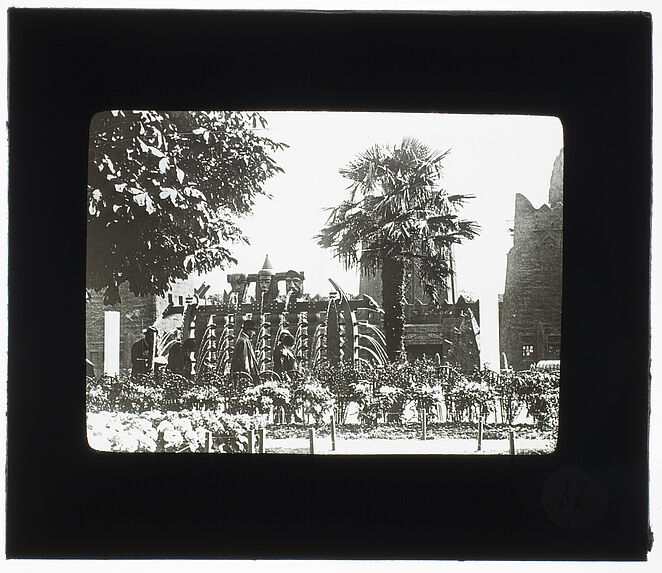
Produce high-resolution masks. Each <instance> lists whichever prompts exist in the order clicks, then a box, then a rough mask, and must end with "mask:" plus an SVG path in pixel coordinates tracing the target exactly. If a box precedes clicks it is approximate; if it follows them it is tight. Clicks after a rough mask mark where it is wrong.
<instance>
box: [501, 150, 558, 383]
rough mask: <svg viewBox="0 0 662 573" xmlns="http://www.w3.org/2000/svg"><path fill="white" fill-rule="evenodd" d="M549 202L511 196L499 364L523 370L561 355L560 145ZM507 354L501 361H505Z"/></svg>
mask: <svg viewBox="0 0 662 573" xmlns="http://www.w3.org/2000/svg"><path fill="white" fill-rule="evenodd" d="M548 201H549V202H548V204H543V205H542V206H541V207H540V208H538V209H536V208H535V207H534V206H533V205H532V204H531V202H530V201H529V200H528V199H527V198H526V197H524V196H523V195H520V194H519V193H518V194H517V195H516V196H515V225H514V230H513V247H512V248H511V249H510V251H509V252H508V256H507V267H506V284H505V289H504V293H503V302H502V303H501V305H500V313H499V314H500V316H499V338H500V345H499V346H500V351H501V359H502V364H501V366H502V367H504V366H505V365H506V363H507V365H508V366H509V367H511V368H513V369H515V370H524V369H527V368H529V367H530V366H531V364H533V363H536V362H537V361H538V360H554V359H559V358H560V349H561V294H562V290H561V284H562V268H563V267H562V265H563V150H561V152H560V153H559V155H558V157H557V158H556V160H555V161H554V167H553V169H552V177H551V181H550V187H549V199H548ZM504 356H505V360H504Z"/></svg>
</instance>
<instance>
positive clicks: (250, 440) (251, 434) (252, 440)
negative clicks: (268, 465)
mask: <svg viewBox="0 0 662 573" xmlns="http://www.w3.org/2000/svg"><path fill="white" fill-rule="evenodd" d="M254 452H255V430H249V431H248V453H249V454H252V453H254Z"/></svg>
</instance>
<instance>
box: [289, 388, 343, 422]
mask: <svg viewBox="0 0 662 573" xmlns="http://www.w3.org/2000/svg"><path fill="white" fill-rule="evenodd" d="M333 404H334V400H333V395H332V394H331V392H330V391H329V390H328V389H327V388H325V387H324V386H322V384H320V383H319V382H318V381H317V380H313V379H308V380H306V381H304V382H303V383H301V384H300V385H298V387H297V388H296V390H295V391H294V394H293V403H292V405H293V407H294V408H295V409H301V411H302V413H303V414H304V416H305V415H311V416H312V417H313V419H314V420H315V423H316V424H317V423H319V422H320V420H321V419H322V416H324V414H326V413H327V412H329V411H330V410H331V408H333Z"/></svg>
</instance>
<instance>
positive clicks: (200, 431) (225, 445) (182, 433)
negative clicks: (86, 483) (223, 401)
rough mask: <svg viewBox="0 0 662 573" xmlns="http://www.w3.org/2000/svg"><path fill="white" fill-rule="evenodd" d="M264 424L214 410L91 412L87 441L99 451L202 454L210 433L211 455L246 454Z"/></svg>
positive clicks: (259, 417) (255, 419)
mask: <svg viewBox="0 0 662 573" xmlns="http://www.w3.org/2000/svg"><path fill="white" fill-rule="evenodd" d="M264 421H265V420H264V418H263V417H262V416H246V415H232V414H226V413H223V412H219V411H211V410H203V411H201V410H191V411H189V410H184V411H181V412H159V411H156V410H152V411H149V412H143V413H141V414H134V413H127V412H92V413H88V415H87V438H88V442H89V444H90V446H91V447H92V448H94V449H96V450H100V451H112V452H183V451H187V452H202V451H204V445H205V434H206V432H207V431H209V432H212V434H214V435H215V439H214V440H213V441H212V444H211V449H212V451H215V452H243V451H246V449H247V443H248V431H249V430H251V429H252V430H255V429H258V428H260V427H263V426H264Z"/></svg>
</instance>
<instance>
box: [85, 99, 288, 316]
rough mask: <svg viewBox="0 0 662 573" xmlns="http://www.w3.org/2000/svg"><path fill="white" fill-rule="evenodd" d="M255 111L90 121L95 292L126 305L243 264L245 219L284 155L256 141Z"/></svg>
mask: <svg viewBox="0 0 662 573" xmlns="http://www.w3.org/2000/svg"><path fill="white" fill-rule="evenodd" d="M264 128H266V120H265V119H264V118H263V117H262V116H260V115H259V114H257V113H242V112H234V111H226V112H154V111H110V112H103V113H99V114H97V115H95V116H94V118H93V119H92V124H91V129H90V152H89V175H88V188H87V208H88V216H87V232H88V240H87V286H88V288H92V289H94V290H96V291H100V290H104V289H105V290H106V296H105V302H106V304H113V303H115V302H118V301H119V293H118V286H119V285H120V284H122V283H124V282H128V284H129V288H130V290H131V292H133V293H134V294H135V295H147V294H163V293H164V292H165V291H166V290H167V289H168V286H169V283H170V282H171V281H173V280H175V279H183V278H186V277H187V276H188V275H189V274H190V273H191V272H192V271H193V270H194V269H195V270H197V271H198V272H207V271H209V270H211V269H213V268H216V267H223V266H224V265H226V264H228V263H235V262H236V261H235V259H233V257H232V254H231V251H230V249H229V246H230V245H231V244H232V243H234V242H237V241H245V240H246V239H245V237H244V236H243V235H242V232H241V230H240V228H239V227H238V226H237V218H238V217H239V216H241V215H245V214H247V213H249V212H250V211H251V208H252V207H253V204H254V201H255V198H256V196H258V195H260V194H265V192H264V189H263V185H264V183H265V182H266V181H267V179H269V178H270V177H273V176H274V175H275V174H277V173H279V172H282V169H281V168H280V167H278V165H277V164H276V163H275V161H274V159H273V157H272V154H273V153H274V152H275V151H277V150H280V149H282V148H283V147H286V145H285V144H283V143H277V142H274V141H272V140H270V139H268V138H267V137H264V136H262V135H259V134H258V130H260V129H262V130H263V129H264Z"/></svg>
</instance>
